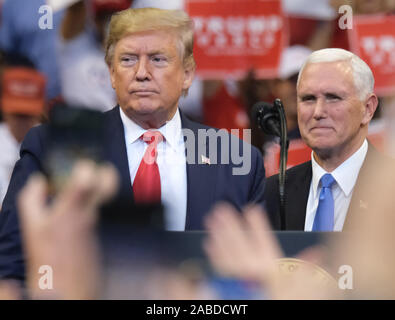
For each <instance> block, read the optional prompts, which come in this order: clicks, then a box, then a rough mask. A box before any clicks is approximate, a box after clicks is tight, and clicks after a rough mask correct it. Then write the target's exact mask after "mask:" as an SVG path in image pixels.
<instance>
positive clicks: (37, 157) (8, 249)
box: [0, 126, 44, 280]
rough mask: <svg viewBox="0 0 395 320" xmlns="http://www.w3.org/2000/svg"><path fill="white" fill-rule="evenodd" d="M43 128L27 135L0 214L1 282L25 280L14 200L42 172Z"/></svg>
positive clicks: (35, 128)
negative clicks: (7, 279)
mask: <svg viewBox="0 0 395 320" xmlns="http://www.w3.org/2000/svg"><path fill="white" fill-rule="evenodd" d="M43 132H44V130H43V127H42V126H38V127H34V128H32V129H31V130H30V131H29V132H28V133H27V135H26V137H25V139H24V141H23V143H22V146H21V150H20V159H19V160H18V161H17V162H16V164H15V167H14V170H13V173H12V176H11V181H10V184H9V186H8V190H7V194H6V196H5V198H4V201H3V206H2V210H1V212H0V278H13V279H21V280H23V279H24V276H25V272H24V261H23V253H22V244H21V236H20V231H19V220H18V212H17V196H18V193H19V191H20V190H21V189H22V188H23V186H24V185H25V183H26V181H27V179H28V177H29V176H30V175H31V174H32V173H33V172H37V171H41V170H42V167H41V157H42V155H43V144H42V140H43Z"/></svg>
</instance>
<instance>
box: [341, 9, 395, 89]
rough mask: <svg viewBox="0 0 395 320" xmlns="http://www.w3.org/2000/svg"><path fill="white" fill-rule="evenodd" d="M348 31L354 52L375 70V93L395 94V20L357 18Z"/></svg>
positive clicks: (370, 17) (368, 17)
mask: <svg viewBox="0 0 395 320" xmlns="http://www.w3.org/2000/svg"><path fill="white" fill-rule="evenodd" d="M353 20H354V23H353V28H352V29H349V31H348V32H349V40H350V46H351V50H352V51H353V52H354V53H355V54H357V55H358V56H359V57H361V59H363V60H364V61H365V62H366V63H367V64H368V65H369V66H370V68H371V69H372V71H373V74H374V78H375V91H376V93H377V94H379V95H382V96H386V95H393V94H395V16H394V15H374V16H355V17H354V19H353Z"/></svg>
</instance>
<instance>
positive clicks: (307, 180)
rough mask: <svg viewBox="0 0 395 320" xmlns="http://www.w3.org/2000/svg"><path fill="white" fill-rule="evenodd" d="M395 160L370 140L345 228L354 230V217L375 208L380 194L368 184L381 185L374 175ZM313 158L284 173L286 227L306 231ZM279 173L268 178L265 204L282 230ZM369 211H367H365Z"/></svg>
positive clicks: (277, 228)
mask: <svg viewBox="0 0 395 320" xmlns="http://www.w3.org/2000/svg"><path fill="white" fill-rule="evenodd" d="M393 165H394V161H393V160H392V159H390V158H389V157H387V156H384V155H382V154H381V153H379V152H378V151H377V150H376V149H375V148H374V147H373V146H372V145H371V144H370V143H369V147H368V152H367V154H366V158H365V161H364V163H363V165H362V167H361V169H360V171H359V174H358V179H357V181H356V185H355V188H354V191H353V195H352V198H351V202H350V206H349V208H348V211H347V216H346V220H345V221H344V225H343V230H351V229H352V226H350V220H352V219H354V218H352V217H354V216H356V215H357V216H358V215H363V214H364V212H366V211H369V210H374V208H375V203H376V202H377V201H378V200H379V195H378V194H377V193H375V192H371V191H370V190H369V189H368V188H366V186H367V185H368V186H369V185H371V186H376V187H378V186H380V185H381V183H382V181H380V179H379V178H378V177H377V178H376V177H375V176H374V174H373V173H374V172H375V169H376V168H377V167H379V168H380V167H384V166H386V167H388V166H393ZM312 175H313V172H312V167H311V161H307V162H304V163H302V164H300V165H297V166H295V167H292V168H290V169H288V170H287V171H286V176H285V230H299V231H303V230H304V226H305V220H306V207H307V201H308V198H309V192H310V184H311V179H312ZM278 185H279V183H278V175H274V176H271V177H269V178H268V179H267V183H266V189H265V195H264V198H265V207H266V210H267V213H268V215H269V217H270V219H271V223H272V227H273V229H275V230H280V226H281V221H280V214H279V211H280V196H279V191H278ZM365 214H366V213H365Z"/></svg>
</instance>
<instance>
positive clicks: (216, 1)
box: [185, 0, 288, 79]
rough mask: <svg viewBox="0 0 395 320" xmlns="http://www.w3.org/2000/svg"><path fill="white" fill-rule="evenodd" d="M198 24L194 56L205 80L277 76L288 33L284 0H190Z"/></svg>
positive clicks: (192, 16)
mask: <svg viewBox="0 0 395 320" xmlns="http://www.w3.org/2000/svg"><path fill="white" fill-rule="evenodd" d="M185 9H186V11H187V12H188V14H189V15H190V16H191V18H192V19H193V20H194V23H195V47H194V56H195V59H196V62H197V73H198V75H199V76H200V77H201V78H203V79H226V78H229V77H230V76H231V77H234V78H238V79H240V78H242V77H244V76H245V74H246V72H247V71H248V70H250V69H252V68H253V69H254V70H255V71H256V75H257V77H258V78H270V77H275V76H276V75H277V69H278V64H279V61H280V55H281V52H282V49H283V47H284V46H285V45H286V44H287V41H288V34H287V28H286V27H285V20H284V18H283V13H282V6H281V1H280V0H186V3H185Z"/></svg>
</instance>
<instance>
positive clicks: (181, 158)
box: [0, 8, 265, 278]
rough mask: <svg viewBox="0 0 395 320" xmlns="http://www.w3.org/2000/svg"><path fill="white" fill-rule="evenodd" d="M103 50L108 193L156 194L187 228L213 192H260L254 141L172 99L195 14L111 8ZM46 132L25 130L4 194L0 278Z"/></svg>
mask: <svg viewBox="0 0 395 320" xmlns="http://www.w3.org/2000/svg"><path fill="white" fill-rule="evenodd" d="M105 49H106V58H105V59H106V63H107V65H108V67H109V72H110V77H111V83H112V86H113V88H114V90H115V92H116V95H117V101H118V106H116V107H115V108H113V109H112V110H110V111H108V112H106V113H105V114H104V115H105V120H106V128H105V130H106V138H105V139H104V141H103V146H104V149H105V155H106V159H107V160H109V161H110V162H111V163H112V164H114V166H115V167H116V169H117V170H118V173H119V176H120V191H119V192H118V195H117V196H116V198H115V200H114V201H115V202H116V201H118V200H119V201H120V200H121V199H122V200H125V199H126V200H127V201H128V202H130V203H131V204H133V203H138V204H147V203H150V204H151V203H162V204H163V206H164V209H165V212H164V213H165V228H166V230H175V231H184V230H199V229H203V219H204V217H205V215H206V214H207V213H208V211H209V210H210V208H211V207H212V206H213V205H214V204H215V203H216V202H218V201H228V202H230V203H232V204H233V205H234V206H235V207H236V208H238V209H241V208H242V207H243V206H245V205H247V204H248V203H251V202H252V203H261V202H262V201H263V192H264V183H265V178H264V177H265V173H264V167H263V160H262V157H261V155H260V153H259V152H258V150H257V149H255V148H253V147H251V146H250V145H249V144H247V143H244V142H242V141H241V140H239V139H238V138H236V137H235V136H233V135H229V134H228V133H225V132H222V131H217V130H214V129H212V128H209V127H207V126H204V125H201V124H198V123H195V122H192V121H190V120H189V119H187V118H186V117H185V116H184V115H183V114H182V112H180V110H179V108H178V103H179V99H180V97H181V96H182V95H186V94H187V92H188V89H189V87H190V86H191V83H192V80H193V77H194V73H195V61H194V58H193V23H192V20H191V19H190V18H189V17H188V15H187V14H186V13H185V12H183V11H179V10H161V9H154V8H143V9H128V10H124V11H121V12H118V13H117V14H114V15H113V16H112V19H111V22H110V25H109V33H108V37H107V41H106V48H105ZM45 135H46V132H45V127H43V126H40V127H37V128H34V129H33V130H31V131H30V133H29V134H28V136H27V138H26V139H25V141H24V143H23V145H22V148H21V159H20V160H19V161H18V163H17V164H16V167H15V170H14V173H13V177H12V180H11V183H10V187H9V191H8V194H7V197H6V199H5V201H4V206H3V211H2V212H1V214H0V239H1V241H0V277H20V278H22V277H23V269H22V267H23V259H22V257H23V255H22V250H21V247H20V235H19V229H18V219H17V211H16V208H15V197H16V195H17V194H18V192H19V190H20V189H21V188H22V187H23V185H24V183H25V181H26V179H27V178H28V176H29V175H31V174H32V173H33V172H36V171H40V170H41V168H42V155H43V154H44V152H45V148H46V146H45V143H43V139H44V137H45ZM212 137H213V139H212ZM217 138H220V139H217ZM230 148H231V149H230ZM239 151H240V153H241V154H242V155H245V157H243V156H242V157H241V158H240V155H239ZM230 155H231V157H229V156H230ZM230 158H231V159H230ZM130 214H133V213H132V212H130ZM44 264H45V263H44Z"/></svg>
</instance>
